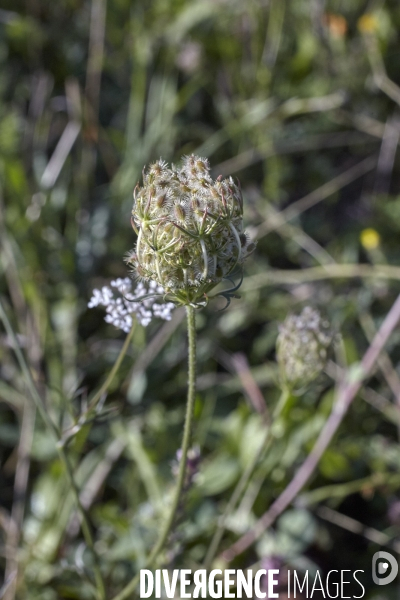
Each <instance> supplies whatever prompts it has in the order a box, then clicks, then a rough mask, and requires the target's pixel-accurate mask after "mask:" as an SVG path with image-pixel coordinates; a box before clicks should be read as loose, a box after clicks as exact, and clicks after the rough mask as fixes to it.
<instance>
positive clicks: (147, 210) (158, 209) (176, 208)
mask: <svg viewBox="0 0 400 600" xmlns="http://www.w3.org/2000/svg"><path fill="white" fill-rule="evenodd" d="M209 171H210V167H209V163H208V160H207V159H206V158H201V157H198V156H194V155H191V156H188V157H185V158H184V159H183V164H182V167H181V168H177V167H175V166H174V165H172V166H171V167H169V166H168V165H167V164H166V163H165V162H164V161H162V160H159V161H157V162H155V163H154V164H152V165H150V167H149V168H148V170H147V172H145V173H144V175H143V186H142V187H140V186H137V187H136V188H135V191H134V199H135V203H134V207H133V210H132V227H133V228H134V230H135V231H136V233H137V236H138V238H137V243H136V249H135V251H134V252H131V253H130V254H129V256H128V257H127V262H128V263H129V264H130V265H131V266H132V267H133V270H134V272H135V273H136V274H137V276H138V277H139V278H141V279H143V280H145V281H150V280H152V281H156V282H157V283H158V284H159V285H161V286H162V287H163V288H164V290H165V294H166V296H167V298H168V299H169V300H171V301H173V302H175V303H176V304H181V305H190V306H195V307H199V306H205V305H206V304H207V302H208V294H209V292H210V291H211V290H212V289H213V288H214V287H215V286H216V285H217V284H218V283H220V282H221V281H222V280H223V279H224V278H226V277H228V276H229V275H230V274H231V273H232V272H233V270H234V269H235V268H236V267H237V266H239V265H241V264H242V263H243V261H244V260H245V258H246V257H247V256H248V255H249V254H250V253H251V252H252V251H253V250H254V248H255V244H254V243H253V242H251V241H250V240H249V239H248V237H247V235H246V233H245V232H244V231H243V200H242V194H241V190H240V188H239V186H238V185H236V184H235V183H234V181H233V179H232V178H231V177H230V178H229V179H225V180H222V179H221V178H218V179H217V180H216V181H213V179H212V178H211V176H210V173H209Z"/></svg>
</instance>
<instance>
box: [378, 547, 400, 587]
mask: <svg viewBox="0 0 400 600" xmlns="http://www.w3.org/2000/svg"><path fill="white" fill-rule="evenodd" d="M378 560H379V561H384V562H379V563H378V564H377V562H378ZM389 565H390V567H391V569H390V570H389ZM398 572H399V565H398V564H397V560H396V559H395V557H394V556H392V555H391V554H389V552H384V551H383V550H381V551H380V552H376V553H375V554H374V556H373V557H372V579H373V580H374V583H376V585H387V584H388V583H392V581H394V580H395V579H396V577H397V573H398ZM385 573H388V575H386V577H379V575H384V574H385Z"/></svg>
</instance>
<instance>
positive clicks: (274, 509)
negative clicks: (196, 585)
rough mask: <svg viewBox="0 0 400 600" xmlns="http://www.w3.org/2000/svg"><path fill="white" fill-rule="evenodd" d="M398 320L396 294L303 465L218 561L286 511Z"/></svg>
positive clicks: (399, 306)
mask: <svg viewBox="0 0 400 600" xmlns="http://www.w3.org/2000/svg"><path fill="white" fill-rule="evenodd" d="M399 319H400V295H399V296H398V297H397V299H396V301H395V303H394V304H393V306H392V308H391V309H390V311H389V313H388V314H387V316H386V318H385V320H384V321H383V323H382V325H381V327H380V329H379V331H378V332H377V334H376V335H375V337H374V339H373V341H372V343H371V345H370V346H369V348H368V350H367V351H366V353H365V354H364V357H363V359H362V361H361V363H360V365H359V368H358V370H357V371H354V369H353V370H352V369H350V370H349V371H348V375H347V377H346V379H345V380H344V382H343V384H342V386H341V387H340V388H339V391H338V393H337V397H336V401H335V403H334V406H333V409H332V412H331V414H330V416H329V418H328V420H327V421H326V423H325V426H324V427H323V429H322V431H321V432H320V434H319V437H318V439H317V441H316V443H315V445H314V447H313V449H312V451H311V453H310V454H309V455H308V457H307V458H306V460H305V461H304V462H303V464H302V465H301V467H300V469H299V470H298V471H297V473H296V474H295V476H294V477H293V479H292V481H291V482H290V483H289V485H288V486H287V487H286V489H285V490H284V491H283V492H282V494H280V496H279V497H278V498H277V499H276V500H275V502H274V503H273V504H272V505H271V507H270V508H269V509H268V510H267V512H266V513H264V515H263V516H262V517H261V518H260V519H259V520H258V521H257V523H256V525H255V526H254V527H253V529H251V530H250V531H248V532H247V533H246V534H245V535H243V536H242V537H241V538H240V539H239V540H238V541H237V542H235V543H234V544H233V545H232V546H231V547H230V548H228V549H227V550H225V551H224V552H223V554H222V558H223V559H224V560H226V561H227V562H230V561H232V560H233V559H234V558H235V557H236V556H238V555H239V554H241V553H242V552H244V551H245V550H246V549H247V548H249V546H251V545H252V544H253V543H254V542H255V541H256V540H257V539H258V538H259V537H260V535H262V533H263V532H264V531H265V530H266V529H267V528H268V527H270V526H271V524H272V523H273V522H274V521H275V519H276V518H277V517H278V516H279V515H280V514H281V513H282V512H283V511H284V510H285V509H286V508H287V506H289V504H290V503H291V502H292V501H293V500H294V499H295V497H296V496H297V494H298V493H299V492H300V490H301V489H302V488H303V487H304V486H305V485H306V483H307V482H308V480H309V479H310V477H311V475H312V474H313V473H314V470H315V468H316V467H317V465H318V463H319V461H320V459H321V457H322V455H323V453H324V452H325V450H326V449H327V447H328V446H329V444H330V442H331V440H332V438H333V436H334V435H335V433H336V431H337V429H338V427H339V425H340V424H341V422H342V420H343V418H344V416H345V414H346V413H347V411H348V409H349V407H350V405H351V403H352V401H353V400H354V398H355V396H356V395H357V393H358V391H359V390H360V388H361V385H362V382H363V380H364V378H365V377H367V376H368V374H369V373H370V372H371V370H372V368H373V367H374V365H375V363H376V361H377V359H378V357H379V355H380V353H381V351H382V350H383V347H384V345H385V344H386V342H387V340H388V339H389V336H390V334H391V333H392V332H393V330H394V328H395V327H396V325H397V323H398V322H399Z"/></svg>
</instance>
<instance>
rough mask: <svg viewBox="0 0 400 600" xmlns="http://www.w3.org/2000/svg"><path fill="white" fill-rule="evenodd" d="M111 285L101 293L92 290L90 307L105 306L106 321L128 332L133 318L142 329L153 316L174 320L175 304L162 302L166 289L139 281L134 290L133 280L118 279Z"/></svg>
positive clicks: (104, 287)
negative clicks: (172, 318) (161, 297)
mask: <svg viewBox="0 0 400 600" xmlns="http://www.w3.org/2000/svg"><path fill="white" fill-rule="evenodd" d="M110 286H111V287H109V286H106V285H105V286H103V287H102V288H101V290H97V289H95V290H93V295H92V297H91V299H90V301H89V303H88V307H89V308H94V307H95V306H104V307H105V309H106V313H107V314H106V316H105V317H104V320H105V321H106V323H110V324H112V325H114V326H115V327H117V328H118V329H122V330H123V331H125V333H128V332H129V330H130V329H131V327H132V322H133V315H135V316H136V318H137V320H138V321H139V323H140V324H141V325H143V327H147V325H148V324H149V323H150V321H151V319H152V318H153V317H158V318H160V319H163V320H164V321H170V320H171V314H172V310H173V309H174V308H175V305H174V304H173V303H172V302H166V303H160V300H159V298H158V296H159V295H161V296H162V295H163V294H164V289H163V288H162V287H161V286H160V285H157V283H156V282H155V281H151V282H150V283H149V285H148V286H147V287H146V285H145V284H144V283H143V282H139V283H138V284H137V285H136V287H135V289H134V290H132V280H131V279H129V277H125V279H121V278H118V279H115V280H114V281H111V282H110ZM147 294H154V296H152V297H150V298H144V299H143V300H141V298H142V297H143V296H146V295H147Z"/></svg>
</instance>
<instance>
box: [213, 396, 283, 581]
mask: <svg viewBox="0 0 400 600" xmlns="http://www.w3.org/2000/svg"><path fill="white" fill-rule="evenodd" d="M289 397H290V393H289V391H288V390H287V389H286V388H285V389H283V390H282V393H281V396H280V398H279V400H278V404H277V405H276V408H275V410H274V414H273V416H272V423H271V424H270V426H269V427H268V429H267V430H266V431H265V434H264V436H263V438H262V440H261V444H260V447H259V449H258V451H257V452H256V453H255V455H254V456H253V459H252V460H251V461H250V462H249V464H248V465H247V467H246V468H245V470H244V471H243V473H242V476H241V478H240V479H239V481H238V483H237V485H236V487H235V489H234V490H233V494H232V496H231V497H230V499H229V502H228V506H227V507H226V509H225V512H224V514H223V515H222V516H221V517H220V519H219V521H218V526H217V529H216V531H215V533H214V536H213V538H212V540H211V544H210V546H209V548H208V551H207V554H206V557H205V559H204V568H205V569H207V570H209V569H210V567H211V563H212V561H213V559H214V556H215V554H216V552H217V550H218V547H219V545H220V543H221V540H222V537H223V535H224V532H225V526H226V521H227V519H228V517H229V515H230V514H231V513H232V511H233V510H234V509H235V506H236V504H237V503H238V501H239V499H240V497H241V496H242V494H243V492H244V490H245V488H246V486H247V484H248V482H249V479H250V477H251V475H252V473H253V471H254V469H255V468H256V466H257V464H258V462H259V461H260V460H261V458H262V455H263V454H264V452H266V451H267V450H268V448H269V446H270V443H271V441H272V439H273V437H274V434H273V432H272V431H271V428H272V425H273V423H274V422H275V420H276V419H277V418H278V417H279V416H280V415H281V413H282V410H283V408H284V406H285V405H286V402H287V401H288V399H289Z"/></svg>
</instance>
